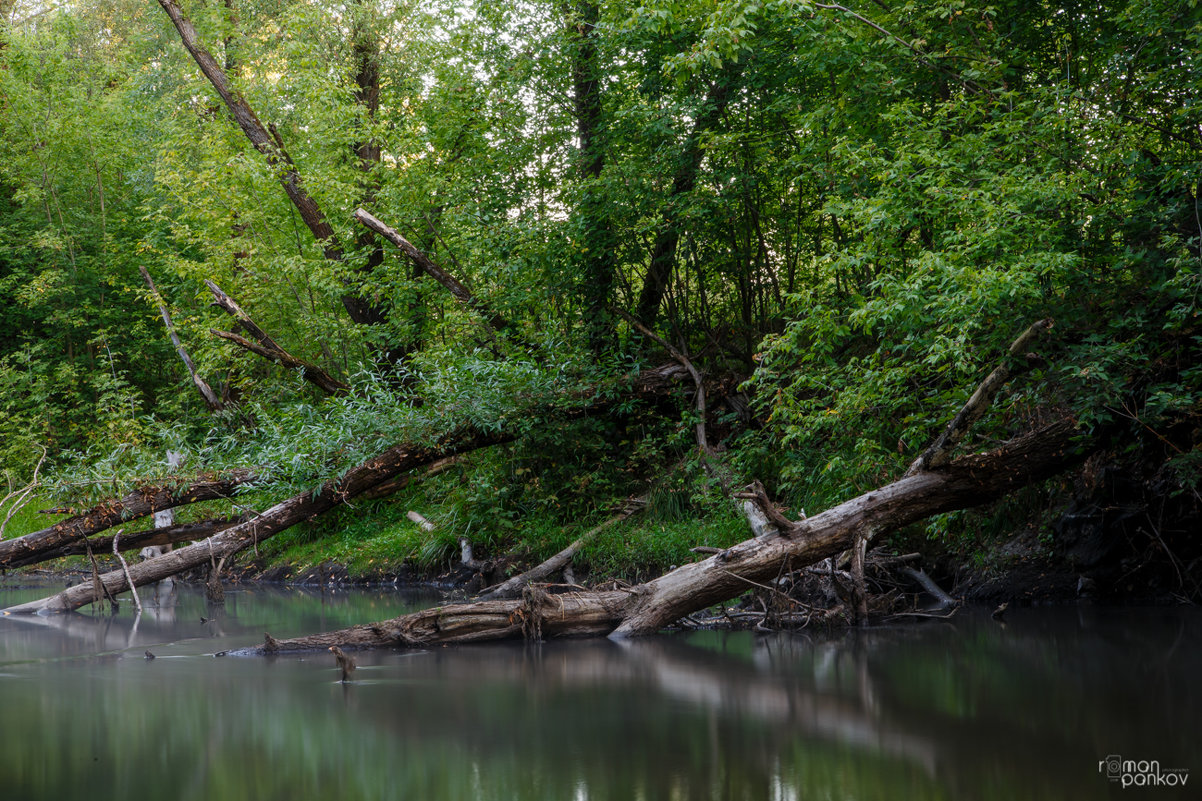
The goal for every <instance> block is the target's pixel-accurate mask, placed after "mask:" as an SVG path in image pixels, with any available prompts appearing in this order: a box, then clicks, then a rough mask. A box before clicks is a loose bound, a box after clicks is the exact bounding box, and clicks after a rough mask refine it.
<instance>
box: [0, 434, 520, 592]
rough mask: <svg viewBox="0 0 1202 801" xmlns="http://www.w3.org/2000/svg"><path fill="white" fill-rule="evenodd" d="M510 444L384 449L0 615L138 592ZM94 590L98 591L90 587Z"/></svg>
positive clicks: (478, 441) (498, 437)
mask: <svg viewBox="0 0 1202 801" xmlns="http://www.w3.org/2000/svg"><path fill="white" fill-rule="evenodd" d="M511 439H513V435H512V434H507V433H504V432H479V431H472V432H470V433H466V434H459V435H457V436H449V437H447V438H445V439H444V440H443V442H442V443H439V444H437V445H431V446H427V447H423V446H415V445H411V444H404V445H397V446H395V447H392V448H389V449H388V450H386V451H384V452H383V453H381V454H380V455H378V456H376V457H374V458H373V459H370V460H368V461H367V462H364V463H363V464H361V465H359V466H357V467H354V468H352V469H351V470H349V471H347V472H346V473H345V474H344V475H343V476H342V478H339V479H335V480H331V481H327V482H325V483H324V484H322V485H321V487H319V488H318V489H316V490H311V491H309V492H303V493H301V494H299V495H295V496H293V497H291V498H289V499H287V500H286V501H283V502H281V503H278V504H276V505H275V506H273V507H271V508H270V509H268V510H267V511H265V512H263V513H261V514H259V515H256V516H255V517H253V518H252V519H250V520H248V521H247V522H245V523H241V524H239V525H236V526H233V527H232V528H229V529H227V530H226V531H224V532H222V533H221V534H218V535H216V536H213V537H210V538H208V539H206V540H204V541H203V542H198V543H196V544H193V545H189V546H187V547H184V548H179V549H177V550H174V551H171V552H169V553H165V554H163V555H162V556H156V557H154V558H153V559H147V560H146V561H145V562H142V563H141V564H138V565H135V566H134V567H132V568H130V569H129V571H128V573H127V572H125V571H121V570H114V571H111V572H109V573H105V574H104V575H103V576H100V577H99V580H98V581H96V582H92V583H84V584H79V585H76V586H74V587H69V588H67V589H66V590H63V591H62V592H60V593H58V594H57V595H52V596H50V597H48V598H42V599H39V600H36V601H31V602H29V603H25V604H20V605H18V606H14V607H10V608H8V609H5V610H4V614H6V615H8V614H31V613H37V612H41V613H52V612H69V611H72V610H75V609H78V608H80V607H81V606H85V605H87V604H90V603H93V602H95V601H99V600H101V599H102V598H103V597H104V596H105V594H106V593H107V594H108V595H110V596H114V597H115V596H116V595H117V594H118V593H122V592H125V591H126V590H128V589H130V588H131V584H132V586H135V587H140V586H142V585H143V584H150V583H151V582H155V581H162V580H163V579H165V578H167V577H169V576H173V575H175V574H176V573H182V572H183V571H185V570H191V569H192V568H195V567H199V566H201V565H204V564H211V563H213V562H219V561H220V560H221V559H223V558H224V557H227V556H230V555H231V554H235V553H238V552H239V551H242V550H244V549H246V548H249V547H251V546H252V545H256V544H257V543H259V542H262V541H263V540H265V539H267V538H269V537H272V536H274V535H276V534H278V533H279V532H281V531H283V530H285V529H287V528H289V527H291V526H293V525H295V524H297V523H299V522H301V521H302V520H307V519H309V518H311V517H314V516H315V515H319V514H321V513H322V512H326V511H328V510H330V509H332V508H334V507H335V506H339V505H341V504H343V503H345V502H346V501H347V500H350V499H351V498H354V497H356V496H357V495H359V494H361V493H363V492H364V491H366V490H368V489H371V488H372V487H374V486H376V485H378V484H381V483H383V482H385V481H388V480H390V479H391V478H392V477H393V476H396V475H398V474H400V473H403V472H405V471H407V470H412V469H414V468H416V467H420V466H422V465H425V464H429V463H431V462H434V461H436V460H438V459H442V458H445V457H447V456H451V455H453V454H456V453H464V452H466V451H469V450H474V449H476V448H482V447H484V446H486V445H493V444H496V443H498V442H505V441H508V440H511ZM96 585H99V586H96Z"/></svg>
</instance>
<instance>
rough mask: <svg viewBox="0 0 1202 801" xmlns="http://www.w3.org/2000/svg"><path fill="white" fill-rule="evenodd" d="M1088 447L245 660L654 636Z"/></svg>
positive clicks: (1072, 445) (979, 469)
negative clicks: (586, 582) (654, 569)
mask: <svg viewBox="0 0 1202 801" xmlns="http://www.w3.org/2000/svg"><path fill="white" fill-rule="evenodd" d="M1088 450H1089V448H1088V447H1087V446H1085V445H1082V444H1079V443H1078V442H1077V432H1076V429H1075V427H1074V426H1073V425H1072V424H1071V423H1070V422H1068V421H1061V422H1057V423H1053V424H1051V425H1049V426H1045V427H1044V428H1041V429H1039V430H1038V431H1035V432H1032V433H1029V434H1026V435H1024V436H1021V437H1018V438H1016V439H1013V440H1011V441H1009V442H1007V443H1005V444H1003V445H1002V446H1001V447H999V448H996V449H994V450H992V451H989V452H987V453H981V454H973V455H970V456H963V457H961V458H959V459H956V460H954V461H951V462H949V463H947V464H945V465H943V466H940V467H937V468H932V469H928V470H921V471H919V472H917V473H914V474H911V475H906V476H903V477H902V478H900V479H898V480H897V481H894V482H893V483H891V484H888V485H886V486H883V487H881V488H879V489H875V490H873V491H871V492H868V493H865V494H864V495H860V496H859V497H857V498H853V499H851V500H849V501H846V502H844V503H841V504H839V505H838V506H835V507H834V508H832V509H828V510H827V511H825V512H823V513H821V514H818V515H815V516H813V517H809V518H806V519H805V520H801V521H798V522H795V523H791V524H790V525H789V527H788V528H787V529H786V530H783V531H781V532H780V533H779V534H776V535H772V536H769V537H753V538H752V539H749V540H746V541H744V542H742V543H739V544H738V545H736V546H734V547H732V548H729V549H727V550H725V551H722V552H721V553H718V554H715V555H713V556H711V557H709V558H708V559H705V560H704V561H701V562H695V563H692V564H688V565H684V566H682V567H679V568H677V569H676V570H673V571H671V572H670V573H667V574H665V575H663V576H661V577H659V578H657V579H655V580H653V581H649V582H647V583H646V584H641V585H638V586H636V587H632V588H630V589H626V590H609V591H594V592H569V593H563V594H556V595H549V594H547V593H546V592H543V591H541V590H539V589H537V588H529V589H527V590H526V592H525V593H524V594H523V597H522V598H521V599H519V600H509V601H480V602H477V603H467V604H453V605H449V606H441V607H437V608H434V609H427V610H423V611H421V612H415V613H412V614H409V615H402V616H401V617H398V618H393V619H391V620H386V621H382V622H379V623H371V624H365V625H358V626H352V627H350V628H347V629H342V630H340V631H334V632H327V633H324V634H316V635H311V636H308V637H298V638H295V639H288V640H277V639H274V638H272V637H270V636H268V637H267V642H266V643H265V644H264V645H262V646H259V647H257V648H251V649H247V650H246V651H242V652H239V653H245V654H268V653H275V652H282V651H303V650H312V649H318V648H328V647H329V646H331V645H338V646H340V647H344V648H347V647H351V648H374V647H405V646H415V645H429V644H437V643H464V642H480V641H484V640H501V639H514V638H521V637H535V638H537V637H552V636H579V635H593V636H599V635H608V636H611V637H614V638H623V637H631V636H637V635H645V634H651V633H654V632H656V631H659V630H660V629H661V628H663V627H664V626H666V625H668V624H670V623H672V622H673V621H675V620H678V619H680V618H682V617H684V616H686V615H689V614H692V613H693V612H697V611H700V610H702V609H705V608H706V607H708V606H711V605H713V604H716V603H720V602H722V601H726V600H729V599H731V598H735V597H737V596H739V595H741V594H742V593H743V592H744V591H746V590H747V589H749V588H750V587H752V586H755V585H761V584H763V583H765V582H768V581H772V580H773V579H774V578H775V577H776V576H778V575H780V574H781V573H782V572H788V571H791V570H797V569H800V568H802V567H805V566H807V565H810V564H814V563H817V562H819V561H821V560H823V559H827V558H829V557H832V556H834V555H836V554H838V553H840V552H842V551H844V550H846V549H848V548H849V547H851V546H852V545H853V543H854V542H855V541H856V539H857V538H859V537H862V536H863V532H864V531H872V532H875V533H876V534H878V535H879V534H886V533H888V532H890V531H894V530H896V529H898V528H901V527H902V526H906V525H908V524H910V523H914V522H917V521H919V520H923V519H925V518H927V517H930V516H931V515H935V514H940V513H942V512H949V511H953V510H956V509H965V508H968V507H971V506H976V505H979V504H982V503H986V502H989V501H992V500H995V499H997V498H999V497H1001V496H1003V495H1005V494H1006V493H1008V492H1011V491H1013V490H1015V489H1018V488H1020V487H1023V486H1026V485H1028V484H1031V483H1034V482H1037V481H1041V480H1043V479H1045V478H1048V477H1050V476H1052V475H1055V474H1056V473H1058V472H1060V471H1061V470H1064V469H1065V468H1067V467H1069V466H1070V465H1072V464H1075V463H1076V462H1077V461H1079V460H1080V459H1081V458H1083V457H1084V456H1085V454H1086V453H1087V451H1088Z"/></svg>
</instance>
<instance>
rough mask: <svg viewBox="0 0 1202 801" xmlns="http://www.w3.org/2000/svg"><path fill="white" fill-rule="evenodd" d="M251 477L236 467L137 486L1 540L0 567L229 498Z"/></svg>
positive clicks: (49, 555) (31, 560) (30, 560)
mask: <svg viewBox="0 0 1202 801" xmlns="http://www.w3.org/2000/svg"><path fill="white" fill-rule="evenodd" d="M254 478H255V474H254V473H253V472H252V471H250V470H235V471H232V472H230V473H226V474H224V475H220V476H206V477H203V478H200V479H197V480H195V481H193V482H192V483H190V484H184V483H181V482H180V481H178V480H172V481H164V482H162V483H159V484H150V485H146V486H143V487H139V488H138V489H136V490H134V491H133V492H130V493H128V494H127V495H125V496H123V497H121V498H117V499H115V500H110V501H105V502H103V503H101V504H98V505H97V506H94V507H93V508H91V509H89V510H88V511H86V512H84V513H82V514H78V515H75V516H74V517H69V518H67V519H66V520H60V521H59V522H57V523H55V524H54V525H52V526H49V527H47V528H44V529H41V530H40V531H34V532H32V533H30V534H26V535H25V536H23V537H17V538H16V539H11V540H3V541H0V568H9V567H16V566H17V565H31V564H34V563H36V562H40V561H43V560H44V559H50V558H53V557H54V556H55V555H59V554H57V553H55V552H56V551H58V550H59V549H62V548H63V547H65V546H67V545H69V544H71V543H73V542H79V541H82V540H83V539H84V538H85V537H88V536H90V535H92V534H98V533H100V532H101V531H105V530H107V529H110V528H112V527H113V526H116V525H118V524H121V523H126V522H129V521H130V520H134V519H137V518H139V517H145V516H146V515H149V514H153V513H155V512H158V511H162V510H163V509H170V508H172V507H176V506H184V505H186V504H190V503H198V502H200V501H213V500H219V499H221V498H229V497H231V496H232V495H234V493H235V492H237V490H238V487H239V486H241V485H243V484H246V483H247V482H249V481H251V480H253V479H254Z"/></svg>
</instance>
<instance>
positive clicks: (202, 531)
mask: <svg viewBox="0 0 1202 801" xmlns="http://www.w3.org/2000/svg"><path fill="white" fill-rule="evenodd" d="M248 519H249V518H248V516H245V515H244V516H242V517H232V518H229V517H227V518H215V519H212V520H198V521H197V522H195V523H178V524H176V525H174V526H167V527H165V528H152V529H147V530H146V531H134V532H131V533H127V534H122V535H121V550H123V551H132V550H134V549H136V548H148V547H152V546H156V545H175V544H176V543H180V542H189V541H191V540H203V539H204V538H205V537H211V536H213V535H214V534H217V533H219V532H222V531H224V530H225V529H227V528H229V527H230V526H233V525H236V524H238V523H242V522H245V521H246V520H248ZM88 542H89V543H90V544H91V545H92V548H93V549H94V550H97V551H107V550H109V549H111V548H112V547H113V538H112V537H93V538H92V539H90V540H88ZM87 552H88V549H87V546H86V545H85V544H84V541H83V540H72V541H71V542H68V543H65V544H63V545H61V546H59V547H58V548H54V549H51V550H46V551H41V552H39V553H38V554H37V555H35V556H30V557H27V558H24V559H22V558H17V559H13V560H12V561H10V562H8V563H7V565H6V566H7V567H25V566H27V565H32V564H37V563H38V562H45V561H48V560H50V559H57V558H59V557H61V556H78V555H81V554H85V553H87Z"/></svg>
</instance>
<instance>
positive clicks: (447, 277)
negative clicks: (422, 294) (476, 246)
mask: <svg viewBox="0 0 1202 801" xmlns="http://www.w3.org/2000/svg"><path fill="white" fill-rule="evenodd" d="M355 219H356V220H358V221H359V222H360V223H362V224H363V225H364V226H366V227H368V228H370V229H371V230H373V231H375V232H376V233H377V234H379V235H380V236H382V237H384V238H385V239H387V240H388V241H389V242H391V243H392V244H394V245H396V246H397V247H398V248H400V250H401V252H402V253H404V254H405V255H406V256H408V257H409V259H410V260H411V261H412V262H413V263H414V264H416V265H417V266H418V267H419V268H421V270H422V272H424V273H425V274H426V275H428V276H430V277H431V278H433V279H434V280H435V281H437V282H438V283H439V284H441V285H442V286H443V288H445V289H446V290H447V291H448V292H450V293H451V294H452V295H453V296H454V297H455V299H456V300H458V301H459V302H460V303H462V304H464V305H465V306H468V307H470V308H472V309H474V310H476V311H477V312H479V314H480V315H481V316H482V317H484V319H485V320H487V321H488V324H489V325H490V326H492V327H493V328H494V329H495V330H497V331H504V330H505V329H507V328H509V327H510V324H509V321H508V320H506V319H505V318H504V317H502V316H501V315H500V314H498V313H497V312H495V311H493V310H492V309H491V308H489V306H488V304H486V303H485V302H484V301H482V300H480V299H479V298H478V297H476V296H475V295H473V294H472V291H471V290H470V289H468V288H467V287H466V286H464V285H463V283H462V282H461V281H460V280H459V279H458V278H456V277H455V276H453V275H451V274H450V273H449V272H447V271H446V270H444V269H443V268H442V267H440V266H438V265H437V264H436V263H435V262H434V260H433V259H431V258H430V257H429V256H427V255H426V254H425V253H422V252H421V251H420V250H419V249H418V248H417V247H415V246H414V245H413V243H412V242H410V241H409V240H408V239H406V238H405V237H403V236H401V235H400V234H399V233H398V232H397V231H396V230H395V229H393V228H390V227H389V226H387V225H385V224H384V223H383V222H381V221H380V220H379V219H377V218H376V217H375V216H374V215H373V214H371V212H369V211H367V210H366V209H355Z"/></svg>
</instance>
